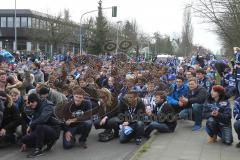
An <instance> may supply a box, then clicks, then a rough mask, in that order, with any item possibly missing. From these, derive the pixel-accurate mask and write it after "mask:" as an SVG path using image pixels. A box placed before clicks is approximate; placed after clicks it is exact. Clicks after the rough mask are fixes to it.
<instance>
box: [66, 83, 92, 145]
mask: <svg viewBox="0 0 240 160" xmlns="http://www.w3.org/2000/svg"><path fill="white" fill-rule="evenodd" d="M84 93H85V92H84V91H83V90H82V89H81V88H76V89H75V90H74V91H73V100H72V101H70V102H69V103H67V104H66V105H65V106H64V108H63V110H62V111H63V113H62V114H63V117H64V119H65V120H66V122H65V126H64V134H63V148H64V149H70V148H72V147H73V146H74V144H75V141H76V140H75V135H76V134H81V137H80V138H79V139H78V142H79V144H80V146H81V147H83V148H87V144H86V141H87V138H88V135H89V133H90V131H91V128H92V121H91V120H90V119H91V117H89V119H88V120H84V121H82V120H81V119H80V118H81V116H83V115H84V114H85V113H86V112H87V111H91V109H92V107H91V103H90V101H87V100H84Z"/></svg>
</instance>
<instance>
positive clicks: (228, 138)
mask: <svg viewBox="0 0 240 160" xmlns="http://www.w3.org/2000/svg"><path fill="white" fill-rule="evenodd" d="M206 131H207V133H208V135H209V136H210V137H213V136H219V137H220V138H221V139H222V141H223V143H225V144H228V145H230V144H232V142H233V135H232V127H231V126H228V125H225V124H221V123H218V122H216V121H215V120H214V118H212V117H210V118H209V119H208V120H207V123H206Z"/></svg>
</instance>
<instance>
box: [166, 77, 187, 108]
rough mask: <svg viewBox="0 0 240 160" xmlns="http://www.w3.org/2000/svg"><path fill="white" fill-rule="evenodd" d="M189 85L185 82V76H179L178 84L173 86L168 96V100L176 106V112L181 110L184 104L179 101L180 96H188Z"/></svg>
mask: <svg viewBox="0 0 240 160" xmlns="http://www.w3.org/2000/svg"><path fill="white" fill-rule="evenodd" d="M187 94H188V87H187V86H186V85H185V84H184V77H182V76H177V80H176V84H173V85H172V86H171V93H170V94H169V95H168V96H167V102H168V104H170V105H171V106H173V107H174V109H175V111H176V112H179V111H180V110H181V109H182V108H181V107H180V106H183V104H182V102H181V101H179V100H180V97H182V96H184V97H187Z"/></svg>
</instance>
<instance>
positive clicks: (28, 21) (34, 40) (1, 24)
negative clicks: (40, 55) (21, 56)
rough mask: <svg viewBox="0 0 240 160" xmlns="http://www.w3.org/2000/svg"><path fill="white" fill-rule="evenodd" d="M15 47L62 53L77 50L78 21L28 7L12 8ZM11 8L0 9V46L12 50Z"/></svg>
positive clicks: (23, 49)
mask: <svg viewBox="0 0 240 160" xmlns="http://www.w3.org/2000/svg"><path fill="white" fill-rule="evenodd" d="M16 15H17V17H16V27H17V50H20V51H27V52H32V51H42V52H47V53H54V52H56V53H60V52H61V53H63V52H66V51H67V50H71V51H73V52H74V53H77V52H78V51H79V25H78V24H76V23H74V22H72V21H70V20H66V19H64V18H62V17H54V16H51V15H48V14H44V13H40V12H37V11H33V10H29V9H17V10H16ZM14 21H15V10H14V9H12V10H9V9H0V48H4V49H7V50H10V51H13V50H15V48H14V41H15V36H14V35H15V28H14V27H15V26H14Z"/></svg>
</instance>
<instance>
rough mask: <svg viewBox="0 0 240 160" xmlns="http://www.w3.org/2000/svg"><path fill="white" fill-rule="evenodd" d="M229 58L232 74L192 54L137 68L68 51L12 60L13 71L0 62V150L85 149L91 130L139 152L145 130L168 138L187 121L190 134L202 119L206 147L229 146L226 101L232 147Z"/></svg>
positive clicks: (234, 80) (233, 91)
mask: <svg viewBox="0 0 240 160" xmlns="http://www.w3.org/2000/svg"><path fill="white" fill-rule="evenodd" d="M235 55H236V61H235V64H234V65H233V66H232V67H230V65H229V64H228V63H227V62H225V61H221V60H216V59H215V58H214V56H212V57H211V56H209V57H200V56H199V55H197V56H196V57H192V58H189V59H185V61H182V62H180V61H179V60H178V59H177V58H176V57H173V58H168V59H166V60H164V61H163V60H161V59H160V60H153V61H151V62H145V61H144V62H142V61H135V60H133V59H129V58H128V57H127V56H126V55H124V54H117V55H113V56H110V55H108V56H93V55H80V54H79V55H73V54H71V52H68V53H67V55H65V56H64V55H58V56H55V57H54V59H53V60H52V61H49V60H45V59H44V58H40V59H36V58H34V57H24V58H23V57H21V56H19V55H18V56H17V57H16V62H17V63H16V64H15V65H9V64H8V63H7V62H5V61H4V59H3V58H1V65H0V66H1V68H0V147H1V148H4V147H8V146H9V145H14V144H15V145H20V146H21V150H22V151H25V150H26V148H33V149H34V150H33V152H32V153H30V154H28V155H27V157H36V156H39V155H42V153H43V152H47V151H49V150H50V149H51V148H52V146H53V145H54V144H55V142H56V141H57V140H58V139H59V137H60V135H61V132H63V134H62V135H63V138H62V141H63V148H64V149H70V148H72V147H74V145H75V144H76V143H78V144H79V145H80V146H81V147H83V148H87V143H86V142H87V138H88V135H89V133H90V131H91V128H92V126H94V127H95V129H103V132H101V133H100V134H99V135H98V136H99V140H100V141H109V140H111V139H113V138H119V141H120V143H127V142H129V141H131V140H132V139H133V140H135V143H136V144H137V145H139V144H141V140H142V138H149V137H150V136H151V133H152V131H153V130H157V131H158V132H161V133H171V132H174V131H175V128H176V126H177V121H178V120H179V119H185V120H191V121H193V122H194V125H193V127H192V131H195V132H197V131H200V130H201V129H202V128H203V124H202V121H203V120H204V119H206V132H207V134H208V135H209V139H208V141H209V143H213V142H216V141H217V137H219V138H220V139H221V140H222V142H223V143H224V144H227V145H231V144H232V143H233V136H232V121H231V119H232V107H231V106H232V104H233V103H231V102H232V101H230V99H234V104H233V118H234V119H235V121H234V128H235V131H236V133H237V134H238V138H239V140H240V97H239V93H240V92H239V91H240V83H239V80H240V79H239V76H240V52H239V51H238V50H237V52H236V53H235ZM217 75H220V79H221V80H219V79H218V78H217V77H218V76H217ZM78 135H80V136H79V138H78V140H77V142H76V138H77V136H78ZM196 136H197V135H196ZM237 147H240V143H237Z"/></svg>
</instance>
